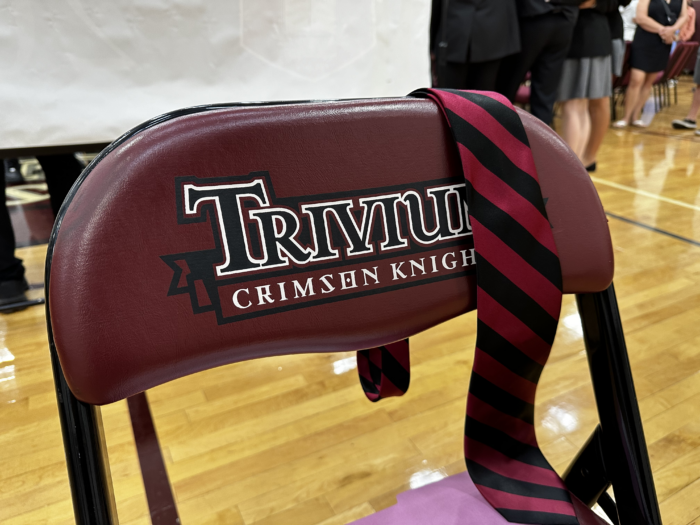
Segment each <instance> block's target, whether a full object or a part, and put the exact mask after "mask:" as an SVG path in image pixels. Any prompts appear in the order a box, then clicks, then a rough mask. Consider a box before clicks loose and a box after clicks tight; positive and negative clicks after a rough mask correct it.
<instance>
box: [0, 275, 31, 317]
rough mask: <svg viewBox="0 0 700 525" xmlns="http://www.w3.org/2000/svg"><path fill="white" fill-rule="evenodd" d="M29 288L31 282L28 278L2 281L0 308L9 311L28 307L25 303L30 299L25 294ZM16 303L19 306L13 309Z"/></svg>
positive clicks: (0, 285)
mask: <svg viewBox="0 0 700 525" xmlns="http://www.w3.org/2000/svg"><path fill="white" fill-rule="evenodd" d="M27 290H29V284H27V280H26V279H21V280H14V281H0V310H2V311H3V312H5V313H9V312H16V311H17V310H23V309H24V308H26V307H27V306H26V305H23V303H26V302H27V301H29V299H28V298H27V296H26V295H25V294H24V292H26V291H27ZM14 304H17V305H18V308H16V309H13V308H12V305H14Z"/></svg>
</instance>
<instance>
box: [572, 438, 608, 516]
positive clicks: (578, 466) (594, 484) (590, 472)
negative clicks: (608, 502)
mask: <svg viewBox="0 0 700 525" xmlns="http://www.w3.org/2000/svg"><path fill="white" fill-rule="evenodd" d="M562 479H563V480H564V483H566V486H567V487H568V488H569V490H570V491H571V492H573V493H574V494H575V495H576V497H577V498H578V499H580V500H581V501H583V502H584V503H585V504H586V505H588V506H589V507H592V506H593V505H594V504H595V502H596V501H598V498H600V496H601V494H603V492H605V491H606V490H608V488H609V487H610V477H609V475H608V473H607V472H606V471H605V462H604V460H603V433H602V430H601V429H600V425H598V426H597V427H596V429H595V430H594V431H593V434H591V436H590V437H589V438H588V441H586V444H585V445H584V446H583V448H582V449H581V450H580V451H579V453H578V455H577V456H576V458H574V460H573V461H572V462H571V464H570V465H569V467H568V468H567V469H566V472H564V475H563V476H562Z"/></svg>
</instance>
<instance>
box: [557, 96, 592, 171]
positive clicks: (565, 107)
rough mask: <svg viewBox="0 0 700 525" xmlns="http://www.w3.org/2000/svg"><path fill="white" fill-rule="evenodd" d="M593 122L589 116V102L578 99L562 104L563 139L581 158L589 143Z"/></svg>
mask: <svg viewBox="0 0 700 525" xmlns="http://www.w3.org/2000/svg"><path fill="white" fill-rule="evenodd" d="M590 131H591V122H590V117H589V115H588V100H587V99H585V98H576V99H572V100H567V101H566V102H564V103H563V104H562V129H561V137H562V138H563V139H564V141H565V142H566V143H567V144H568V145H569V147H570V148H571V149H572V150H573V151H574V153H576V155H577V156H578V157H579V158H581V157H582V156H583V151H584V149H585V147H586V143H587V142H588V136H589V134H590Z"/></svg>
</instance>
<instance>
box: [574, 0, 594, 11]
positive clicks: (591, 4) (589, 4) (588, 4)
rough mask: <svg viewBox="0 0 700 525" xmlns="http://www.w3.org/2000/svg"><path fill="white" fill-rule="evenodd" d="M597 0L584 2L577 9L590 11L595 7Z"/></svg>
mask: <svg viewBox="0 0 700 525" xmlns="http://www.w3.org/2000/svg"><path fill="white" fill-rule="evenodd" d="M596 3H597V0H586V1H585V2H583V3H582V4H579V6H578V8H579V9H591V8H593V7H595V6H596Z"/></svg>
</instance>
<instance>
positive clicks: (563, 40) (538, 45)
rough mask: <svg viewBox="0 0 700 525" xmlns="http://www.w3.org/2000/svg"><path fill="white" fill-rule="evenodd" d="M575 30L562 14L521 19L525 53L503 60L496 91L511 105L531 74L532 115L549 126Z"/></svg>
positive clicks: (572, 22)
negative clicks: (527, 76)
mask: <svg viewBox="0 0 700 525" xmlns="http://www.w3.org/2000/svg"><path fill="white" fill-rule="evenodd" d="M574 26H575V22H574V21H571V20H569V19H568V18H566V17H565V16H564V15H563V14H561V13H548V14H545V15H540V16H533V17H525V18H521V19H520V38H521V43H522V51H521V52H520V53H518V54H517V55H512V56H509V57H506V58H505V59H503V63H502V64H501V68H500V70H499V76H498V83H497V91H498V92H499V93H502V94H503V95H505V96H506V97H507V98H508V99H509V100H510V101H511V102H513V101H514V100H515V95H516V93H517V92H518V87H520V84H522V82H523V81H524V80H525V75H526V74H527V72H528V71H530V73H531V74H532V77H531V80H530V111H531V112H532V114H533V115H534V116H536V117H537V118H538V119H540V120H541V121H543V122H544V123H546V124H549V125H551V124H552V119H553V108H554V103H555V102H556V101H557V90H558V88H559V81H560V80H561V72H562V68H563V67H564V60H566V56H567V54H568V52H569V46H570V45H571V38H572V37H573V34H574Z"/></svg>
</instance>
